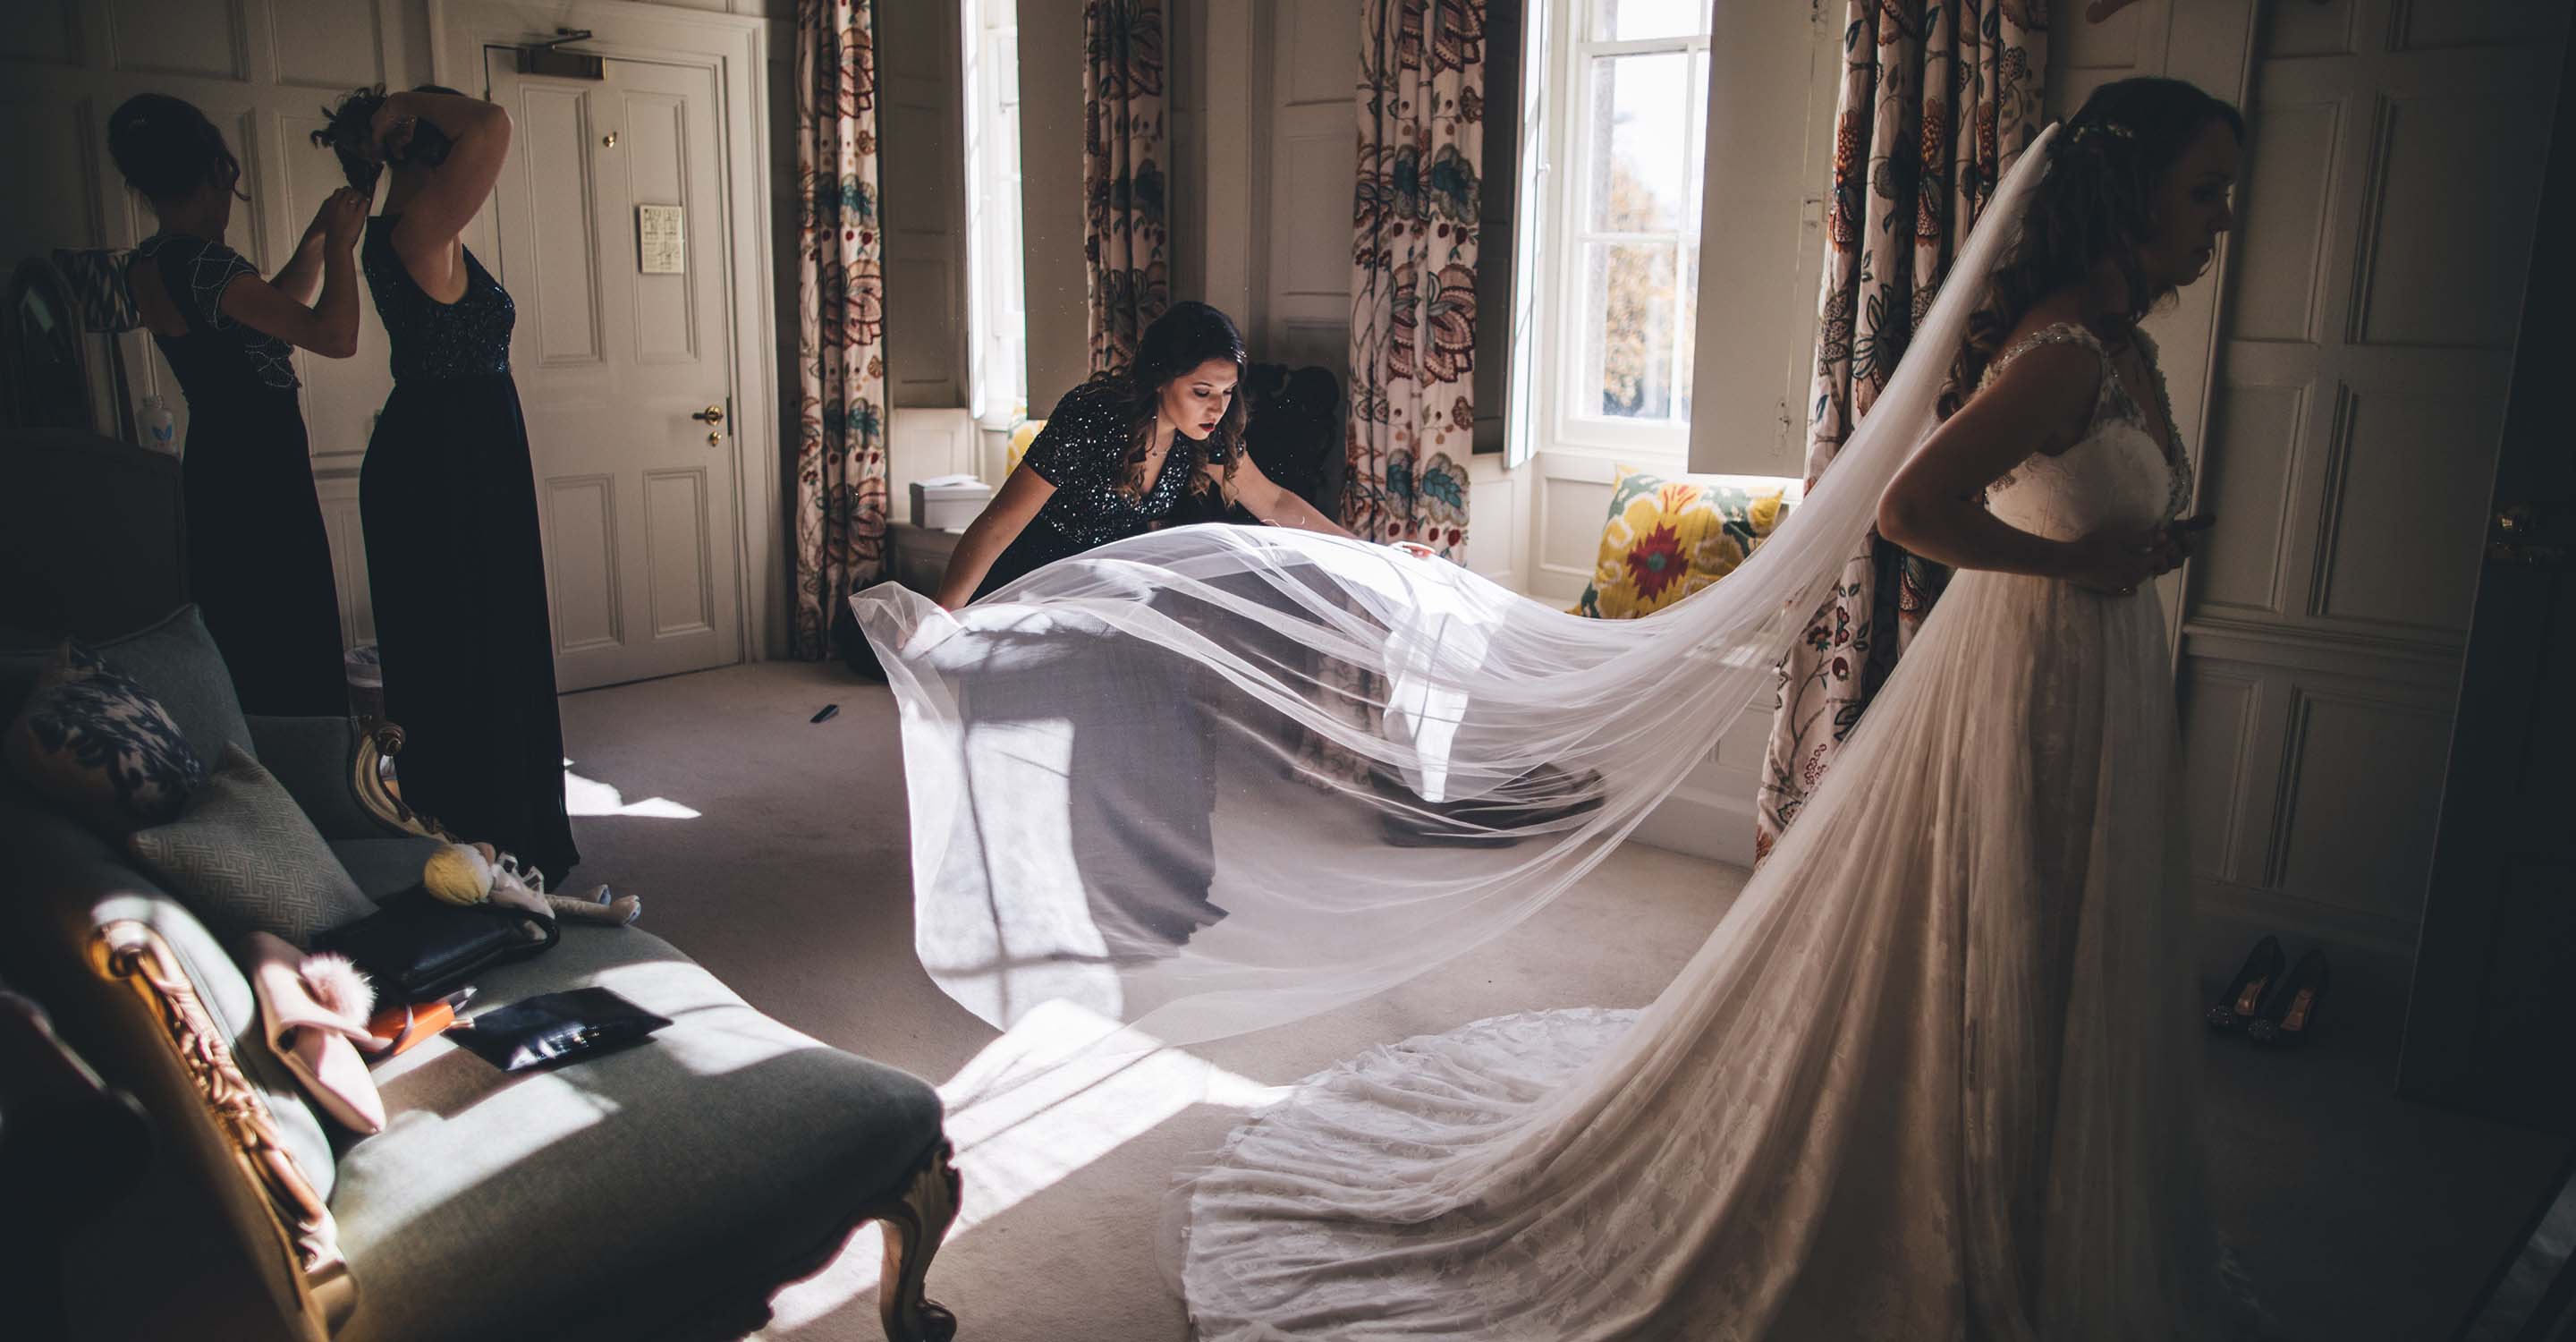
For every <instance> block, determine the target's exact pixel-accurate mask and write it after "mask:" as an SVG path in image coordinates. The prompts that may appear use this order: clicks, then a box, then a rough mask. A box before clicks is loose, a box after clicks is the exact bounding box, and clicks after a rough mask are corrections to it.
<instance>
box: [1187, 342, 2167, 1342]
mask: <svg viewBox="0 0 2576 1342" xmlns="http://www.w3.org/2000/svg"><path fill="white" fill-rule="evenodd" d="M2035 340H2036V341H2045V342H2050V343H2057V342H2071V343H2078V344H2083V345H2086V346H2088V347H2090V348H2093V349H2094V350H2095V352H2096V353H2097V354H2098V353H2099V352H2100V347H2099V345H2098V344H2096V343H2095V342H2093V340H2092V338H2091V337H2090V336H2089V335H2088V334H2086V333H2084V332H2082V331H2081V330H2080V329H2078V328H2072V327H2063V328H2052V329H2051V330H2050V331H2048V332H2044V333H2042V334H2041V335H2040V336H2039V337H2036V338H2035ZM2028 343H2033V342H2025V346H2024V347H2026V346H2027V344H2028ZM2019 352H2020V351H2019V349H2018V348H2017V349H2016V350H2014V351H2011V352H2009V353H2008V354H2007V356H2006V358H2007V360H2008V359H2009V358H2010V357H2011V355H2012V354H2017V353H2019ZM2151 353H2152V351H2150V354H2151ZM2002 362H2004V360H1999V361H1998V364H1997V367H1998V368H1999V367H2000V366H2001V364H2002ZM2103 367H2104V375H2103V382H2102V392H2101V397H2100V401H2099V405H2098V407H2097V411H2096V415H2095V420H2094V423H2093V425H2092V427H2091V429H2090V430H2089V431H2088V433H2087V435H2086V436H2085V438H2084V440H2083V441H2082V442H2080V443H2079V444H2078V445H2076V446H2075V447H2074V448H2072V449H2070V450H2069V451H2067V452H2065V453H2064V454H2062V455H2060V456H2056V457H2034V458H2032V459H2031V460H2030V461H2029V462H2028V463H2026V464H2025V465H2023V466H2022V467H2021V468H2019V469H2017V470H2016V471H2015V472H2014V474H2013V475H2012V476H2010V477H2007V478H2006V479H2005V480H2004V481H2002V482H1999V483H1998V484H1997V486H1996V487H1995V489H1994V490H1993V491H1992V493H1991V495H1990V499H1991V507H1992V508H1993V511H1994V512H1995V513H1996V514H1997V515H1998V516H2000V517H2002V518H2003V519H2004V520H2006V521H2009V522H2011V523H2013V524H2014V525H2016V526H2020V527H2023V528H2025V529H2027V530H2030V531H2033V532H2036V533H2039V534H2042V535H2046V536H2051V537H2056V538H2061V539H2068V538H2073V537H2075V536H2079V535H2081V534H2084V533H2085V532H2088V531H2091V530H2093V529H2094V528H2096V527H2098V526H2101V525H2104V524H2107V523H2111V522H2120V523H2124V524H2131V525H2135V526H2138V527H2141V528H2143V527H2145V526H2147V525H2150V524H2152V523H2153V522H2155V521H2156V520H2158V519H2160V518H2170V517H2172V516H2173V515H2174V513H2175V512H2176V510H2177V508H2178V506H2179V505H2180V503H2181V502H2182V501H2183V499H2184V498H2185V497H2186V496H2187V493H2188V477H2187V474H2185V472H2184V470H2183V468H2182V466H2181V464H2180V462H2179V460H2178V458H2173V457H2170V456H2169V455H2168V454H2167V453H2166V452H2165V451H2164V450H2163V449H2162V447H2161V445H2160V444H2159V442H2158V441H2157V440H2156V438H2155V437H2154V436H2153V434H2152V433H2151V432H2150V431H2149V429H2148V428H2147V424H2148V420H2147V418H2146V416H2145V415H2144V413H2143V411H2142V409H2141V407H2140V406H2139V404H2138V403H2137V401H2136V400H2135V399H2134V398H2133V397H2132V396H2131V395H2130V394H2129V393H2128V392H2127V390H2126V389H2124V388H2123V387H2122V386H2121V385H2120V383H2119V380H2118V378H2117V376H2116V374H2115V373H2113V372H2112V371H2111V365H2110V363H2109V361H2108V359H2107V357H2106V358H2105V359H2104V362H2103ZM2166 418H2167V422H2170V417H2169V416H2167V417H2166ZM2175 747H2176V730H2175V721H2174V705H2173V692H2172V672H2171V664H2170V662H2169V660H2168V656H2167V649H2166V638H2165V631H2164V617H2163V614H2162V612H2161V610H2160V608H2159V606H2158V604H2157V602H2156V601H2155V599H2154V598H2153V597H2152V596H2139V597H2132V598H2113V597H2104V596H2099V595H2095V594H2093V593H2090V592H2086V591H2083V590H2080V589H2078V588H2075V587H2073V586H2071V585H2068V584H2065V583H2061V582H2054V581H2048V580H2043V579H2038V578H2028V577H2018V576H2012V575H2004V574H1996V573H1985V572H1969V573H1962V574H1960V575H1959V577H1958V578H1957V579H1956V580H1955V581H1954V582H1953V583H1952V584H1951V586H1950V588H1949V590H1948V592H1947V594H1946V595H1945V596H1944V597H1943V598H1942V601H1941V604H1940V606H1939V607H1938V608H1937V610H1936V611H1935V612H1934V613H1933V615H1932V617H1931V618H1930V619H1929V620H1928V621H1927V622H1926V624H1925V626H1924V628H1923V630H1922V633H1921V634H1920V636H1919V637H1918V638H1917V639H1916V641H1915V643H1914V644H1913V646H1912V647H1911V648H1910V649H1909V651H1908V653H1907V655H1906V658H1905V660H1904V662H1903V663H1902V664H1901V665H1900V667H1899V668H1898V670H1897V672H1896V673H1895V675H1894V676H1893V677H1891V679H1890V680H1889V682H1888V684H1887V686H1886V688H1885V690H1884V691H1883V692H1882V694H1881V695H1880V696H1879V698H1878V699H1877V700H1876V701H1875V702H1874V703H1873V705H1872V706H1871V708H1870V711H1869V714H1868V716H1867V717H1866V718H1865V719H1864V721H1863V723H1862V725H1861V726H1860V727H1859V729H1858V730H1857V731H1856V732H1855V733H1854V735H1853V737H1852V739H1851V740H1850V741H1849V742H1848V743H1847V744H1846V746H1845V747H1844V749H1843V750H1842V752H1841V753H1840V754H1839V755H1838V756H1837V759H1836V763H1835V766H1834V769H1833V771H1832V773H1831V774H1830V775H1829V776H1828V778H1827V780H1826V781H1825V783H1824V785H1823V786H1822V788H1821V789H1820V790H1819V791H1818V792H1817V793H1816V795H1815V796H1814V797H1813V798H1812V799H1811V801H1810V803H1809V805H1808V807H1807V808H1806V810H1805V812H1804V813H1803V814H1802V815H1801V816H1800V818H1799V821H1798V824H1797V825H1796V826H1795V827H1794V828H1793V829H1792V830H1791V831H1790V833H1789V835H1788V836H1787V838H1786V839H1785V840H1784V841H1783V843H1782V844H1781V845H1780V846H1779V848H1778V849H1777V850H1776V851H1775V852H1774V853H1773V854H1772V855H1771V857H1770V859H1769V861H1768V862H1767V863H1766V865H1764V866H1763V867H1762V868H1761V870H1760V871H1758V872H1757V873H1756V874H1755V876H1754V877H1753V879H1752V880H1751V882H1750V883H1748V884H1747V885H1746V886H1745V888H1744V891H1743V894H1742V895H1741V897H1740V898H1739V899H1738V900H1737V902H1736V904H1735V906H1734V907H1733V908H1732V909H1731V910H1729V911H1728V913H1727V914H1726V916H1725V918H1724V919H1723V921H1722V922H1721V923H1720V925H1719V926H1718V928H1717V929H1716V931H1715V932H1714V933H1713V934H1711V936H1710V937H1709V939H1708V941H1707V943H1706V944H1705V945H1704V946H1703V947H1702V948H1701V949H1700V951H1699V953H1698V954H1697V955H1696V956H1695V957H1694V958H1693V959H1692V961H1691V962H1690V964H1689V966H1688V967H1687V968H1686V969H1684V970H1683V972H1682V973H1681V975H1680V977H1679V978H1678V979H1676V980H1675V982H1674V983H1673V984H1672V986H1671V987H1670V988H1669V989H1667V990H1666V991H1665V992H1664V994H1663V995H1662V997H1661V998H1660V999H1658V1000H1657V1001H1656V1002H1655V1003H1654V1004H1653V1005H1652V1006H1650V1007H1648V1008H1646V1009H1645V1010H1644V1011H1643V1012H1641V1013H1620V1012H1604V1011H1561V1012H1547V1013H1535V1014H1529V1015H1521V1016H1513V1017H1505V1018H1499V1019H1495V1020H1489V1021H1482V1022H1478V1023H1477V1024H1474V1025H1471V1026H1468V1027H1467V1028H1465V1029H1462V1030H1459V1031H1456V1032H1453V1033H1449V1034H1444V1035H1438V1036H1430V1037H1424V1038H1418V1039H1414V1040H1410V1041H1407V1042H1405V1043H1403V1044H1399V1045H1396V1046H1393V1047H1390V1048H1384V1049H1380V1050H1377V1051H1375V1052H1372V1053H1370V1054H1368V1055H1366V1056H1363V1057H1361V1058H1358V1059H1355V1060H1353V1061H1350V1062H1348V1063H1345V1064H1343V1065H1341V1066H1339V1067H1337V1068H1335V1069H1333V1070H1331V1071H1329V1072H1326V1073H1324V1074H1322V1075H1320V1076H1317V1077H1314V1078H1310V1079H1309V1080H1308V1081H1307V1082H1306V1083H1304V1084H1303V1085H1302V1086H1300V1087H1299V1088H1298V1090H1297V1091H1296V1092H1295V1093H1294V1094H1293V1096H1292V1097H1291V1098H1290V1099H1289V1100H1287V1101H1286V1102H1284V1103H1283V1104H1281V1105H1279V1106H1277V1107H1275V1108H1274V1109H1272V1110H1271V1111H1269V1112H1267V1113H1266V1114H1264V1115H1262V1116H1260V1117H1258V1118H1256V1119H1255V1120H1253V1121H1251V1122H1249V1123H1248V1124H1246V1125H1245V1126H1244V1127H1243V1128H1241V1129H1239V1130H1238V1131H1237V1132H1236V1133H1235V1135H1234V1136H1233V1138H1232V1139H1231V1140H1230V1141H1229V1142H1228V1144H1227V1146H1226V1148H1225V1150H1224V1152H1223V1153H1222V1155H1221V1156H1220V1157H1219V1158H1218V1159H1217V1161H1216V1162H1215V1163H1214V1164H1213V1165H1212V1166H1211V1167H1210V1168H1208V1169H1205V1170H1202V1171H1199V1172H1198V1173H1196V1174H1195V1175H1194V1176H1193V1178H1192V1180H1191V1181H1190V1183H1189V1185H1188V1189H1187V1196H1188V1200H1189V1204H1190V1205H1189V1211H1190V1221H1189V1228H1188V1232H1187V1241H1186V1246H1185V1251H1184V1260H1183V1265H1182V1278H1183V1287H1184V1290H1185V1292H1186V1294H1187V1297H1188V1302H1189V1308H1190V1312H1191V1316H1192V1320H1193V1324H1194V1326H1195V1328H1196V1329H1197V1330H1198V1332H1199V1335H1200V1336H1202V1337H1204V1338H1209V1339H1227V1340H1228V1342H1266V1340H1268V1339H1282V1338H1292V1337H1293V1338H1309V1337H1312V1338H1327V1337H1329V1338H1335V1339H1352V1340H1360V1339H1395V1338H1402V1339H1424V1338H1455V1339H1468V1338H1474V1339H1480V1340H1483V1342H1496V1340H1499V1339H1522V1338H1526V1339H1549V1340H1551V1342H1559V1340H1562V1342H1573V1340H1575V1339H1611V1338H1620V1339H1631V1338H1689V1339H1694V1340H1695V1342H1696V1340H1700V1339H1707V1340H1710V1342H1715V1340H1718V1339H1729V1340H1736V1342H1751V1340H1752V1339H1775V1340H1783V1342H1805V1340H1807V1339H1836V1340H1840V1339H1904V1340H1905V1342H1943V1340H1944V1339H1957V1340H1959V1342H1966V1340H1968V1339H1977V1340H1979V1342H1986V1340H1990V1339H1991V1340H2000V1342H2039V1340H2040V1339H2046V1340H2047V1342H2077V1340H2078V1339H2118V1340H2119V1342H2132V1340H2134V1342H2150V1339H2152V1342H2170V1340H2171V1339H2174V1338H2177V1337H2189V1336H2200V1335H2203V1330H2204V1329H2206V1328H2208V1327H2210V1326H2211V1321H2212V1320H2213V1319H2214V1317H2215V1315H2214V1314H2213V1312H2212V1307H2213V1306H2214V1305H2215V1304H2216V1299H2215V1293H2214V1292H2213V1291H2212V1289H2211V1288H2212V1287H2214V1286H2215V1285H2216V1275H2215V1269H2216V1258H2215V1253H2214V1248H2213V1246H2212V1244H2211V1242H2210V1239H2209V1237H2208V1235H2207V1233H2206V1222H2205V1220H2204V1218H2203V1216H2202V1214H2201V1211H2200V1208H2199V1205H2198V1200H2197V1198H2198V1189H2199V1171H2198V1165H2197V1158H2196V1141H2195V1136H2194V1133H2193V1131H2192V1124H2193V1115H2194V1112H2195V1108H2194V1103H2193V1088H2192V1085H2191V1080H2192V1077H2193V1075H2194V1072H2195V1069H2196V1065H2197V1064H2196V1054H2195V1052H2194V1050H2193V1048H2192V1040H2193V1038H2194V1034H2193V1031H2194V1015H2193V1012H2192V1002H2191V1000H2190V999H2191V983H2192V980H2191V977H2190V971H2189V965H2188V960H2187V957H2186V953H2185V945H2184V942H2185V935H2186V923H2187V917H2186V914H2187V907H2186V902H2185V901H2186V898H2187V894H2186V885H2185V882H2184V879H2183V872H2182V868H2181V862H2180V853H2179V849H2178V840H2177V835H2178V825H2179V820H2180V817H2179V815H2178V813H2177V810H2176V805H2175V799H2174V788H2173V781H2174V751H2175Z"/></svg>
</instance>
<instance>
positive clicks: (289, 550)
mask: <svg viewBox="0 0 2576 1342" xmlns="http://www.w3.org/2000/svg"><path fill="white" fill-rule="evenodd" d="M107 147H108V152H109V154H110V155H112V156H113V157H114V158H115V159H116V166H117V169H118V170H119V171H120V172H122V173H123V174H124V175H125V182H126V185H127V186H129V187H131V188H133V190H134V191H135V193H136V194H138V195H140V196H142V197H143V198H144V199H145V200H146V201H148V202H150V204H151V206H152V213H153V216H154V218H155V219H156V220H157V221H158V222H159V225H160V226H159V227H158V228H156V229H155V230H154V231H153V233H152V236H150V237H148V238H145V239H144V240H143V241H142V242H140V243H138V244H136V246H135V248H134V254H133V257H132V259H131V260H130V261H129V262H128V263H127V267H126V285H127V288H128V289H129V290H130V291H131V292H132V294H133V297H134V304H135V307H136V308H137V309H138V310H140V312H141V313H142V315H143V324H144V326H145V327H146V328H147V329H149V330H150V331H151V332H152V340H153V343H154V344H155V345H156V346H158V347H159V348H160V351H161V355H162V357H163V358H165V359H168V360H169V361H170V370H171V371H172V372H173V373H175V374H177V375H178V378H179V387H180V390H181V391H183V392H184V393H186V395H187V398H188V440H187V454H186V470H185V476H184V479H185V491H186V497H187V508H188V585H189V591H190V593H191V595H193V596H194V597H195V598H196V602H197V606H198V609H199V610H200V611H201V612H202V613H203V614H204V616H205V621H206V629H207V631H208V632H209V633H211V634H213V635H214V639H215V646H217V647H218V648H220V649H222V650H223V654H224V663H225V665H226V666H228V667H229V668H230V669H231V671H232V676H233V686H234V688H235V690H236V691H237V692H238V693H239V694H240V697H241V703H242V707H243V708H244V709H245V710H247V711H249V712H252V713H261V714H272V715H279V716H301V715H320V716H328V717H338V716H341V715H343V714H345V713H347V712H348V711H349V692H348V681H347V678H346V673H345V672H344V670H343V668H342V665H341V659H340V653H341V639H340V599H339V596H338V593H337V591H336V589H335V586H334V584H333V582H332V579H331V542H330V538H329V535H328V534H327V533H326V532H325V531H324V529H323V526H322V504H321V501H320V499H319V498H317V497H316V496H315V494H314V492H313V461H312V456H311V449H310V447H309V445H308V443H307V441H306V438H305V432H304V411H303V408H302V406H301V405H299V404H298V402H297V400H296V387H297V383H296V377H295V364H294V361H293V359H292V357H291V356H292V353H293V351H294V350H295V349H308V350H311V351H313V352H314V353H316V354H319V355H322V356H324V357H325V358H332V359H345V358H348V357H349V356H350V355H351V354H353V353H355V352H356V351H357V348H358V279H357V269H356V266H355V263H354V262H353V260H352V258H351V255H350V249H351V248H352V247H353V246H354V245H355V244H356V242H357V240H358V234H359V230H360V229H361V227H362V226H363V225H364V224H365V223H366V218H367V198H366V196H364V195H363V194H361V193H359V192H357V191H353V190H343V191H334V192H332V193H331V194H330V195H329V196H328V197H326V198H325V199H324V200H323V202H322V204H321V207H320V208H319V209H317V210H315V211H314V214H313V222H312V223H311V224H310V225H308V226H307V227H306V228H305V230H304V236H303V239H302V240H301V241H300V242H298V243H297V244H296V248H295V255H294V256H293V257H292V258H291V259H289V260H288V261H287V263H286V265H285V267H284V268H283V269H281V270H279V271H278V272H277V275H276V277H275V278H274V279H266V280H264V279H261V278H260V275H259V272H258V270H257V269H256V268H254V267H253V266H252V265H251V263H250V262H249V261H248V260H247V259H245V258H244V257H243V256H242V255H241V253H239V252H236V251H234V250H233V249H232V248H230V247H228V246H226V245H225V243H224V235H225V233H226V231H227V230H228V228H229V227H230V225H231V222H232V213H233V202H234V201H235V200H246V199H248V197H246V196H242V195H240V194H239V186H238V183H239V181H240V179H241V161H240V160H239V159H236V158H234V157H233V153H232V149H231V148H230V147H229V146H227V145H226V144H225V143H224V136H223V132H222V131H220V130H217V129H216V128H215V125H214V123H213V122H211V121H208V120H207V119H206V114H205V113H203V112H200V111H198V110H197V109H196V108H195V107H194V106H191V105H190V104H188V103H185V102H182V101H180V100H179V99H177V98H172V97H167V96H165V95H162V94H158V93H145V94H138V95H136V96H135V97H132V98H129V99H127V100H126V101H125V102H124V103H123V104H122V105H120V106H118V108H117V109H116V112H115V114H114V115H113V116H110V117H109V118H108V122H107ZM317 286H318V287H319V289H320V291H321V297H320V298H319V299H318V300H317V299H316V298H315V297H314V291H315V289H316V287H317Z"/></svg>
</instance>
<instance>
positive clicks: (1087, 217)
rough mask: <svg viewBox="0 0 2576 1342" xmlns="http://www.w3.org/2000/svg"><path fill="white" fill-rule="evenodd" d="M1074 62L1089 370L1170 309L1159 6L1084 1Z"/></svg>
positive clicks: (1116, 363)
mask: <svg viewBox="0 0 2576 1342" xmlns="http://www.w3.org/2000/svg"><path fill="white" fill-rule="evenodd" d="M1082 58H1083V59H1082V100H1083V106H1084V119H1083V133H1082V190H1083V212H1082V255H1083V257H1084V259H1086V260H1088V261H1089V262H1090V263H1091V370H1092V371H1093V372H1095V373H1096V372H1099V371H1101V370H1102V369H1106V368H1117V367H1121V366H1123V365H1125V364H1126V362H1127V361H1128V359H1130V358H1131V357H1133V356H1134V355H1135V353H1136V338H1137V337H1138V336H1139V335H1140V334H1142V333H1143V332H1144V330H1145V327H1146V326H1147V325H1149V324H1150V323H1152V321H1153V320H1154V319H1155V318H1156V317H1159V316H1161V315H1163V310H1164V309H1165V308H1168V307H1170V306H1171V305H1172V274H1171V245H1172V244H1171V234H1170V232H1169V230H1168V229H1166V228H1165V226H1164V199H1163V163H1164V161H1165V160H1166V158H1167V157H1168V155H1167V154H1166V152H1165V149H1164V144H1163V6H1162V3H1161V0H1086V2H1085V4H1084V5H1083V7H1082Z"/></svg>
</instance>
